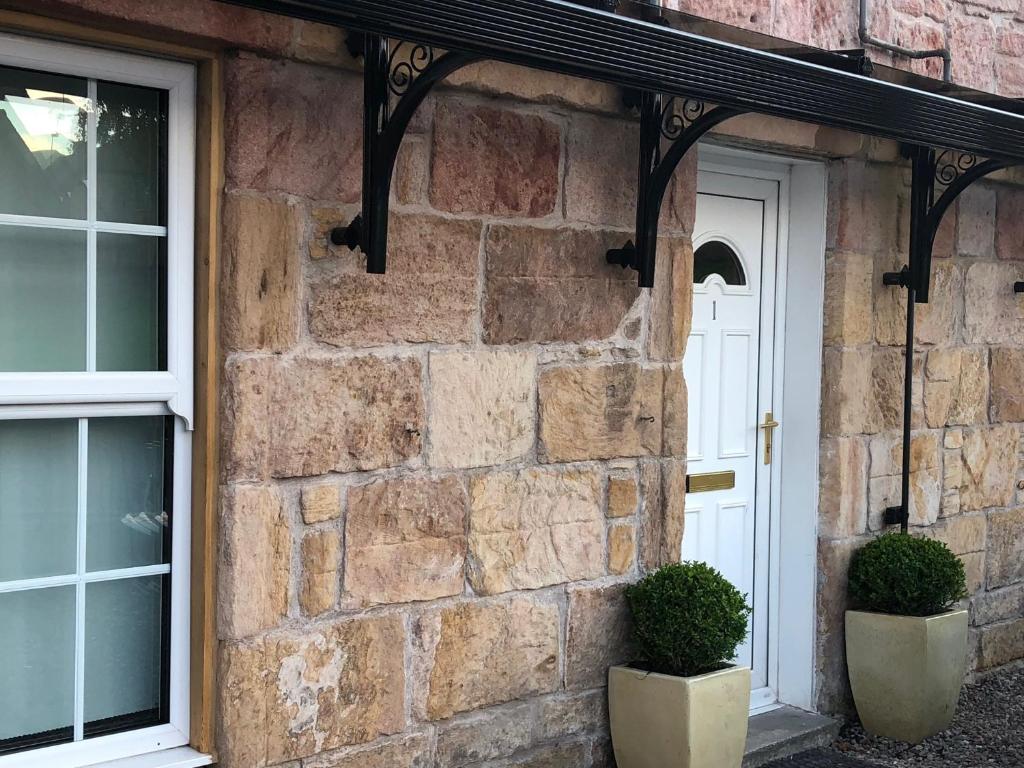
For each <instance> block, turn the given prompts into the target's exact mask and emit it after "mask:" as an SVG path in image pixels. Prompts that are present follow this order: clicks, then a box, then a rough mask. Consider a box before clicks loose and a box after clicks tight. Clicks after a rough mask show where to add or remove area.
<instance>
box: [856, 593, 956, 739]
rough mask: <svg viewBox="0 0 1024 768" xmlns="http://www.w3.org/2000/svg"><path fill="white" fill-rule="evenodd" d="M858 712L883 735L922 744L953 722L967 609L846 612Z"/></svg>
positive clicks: (867, 726) (870, 727) (868, 727)
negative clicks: (909, 613) (908, 612)
mask: <svg viewBox="0 0 1024 768" xmlns="http://www.w3.org/2000/svg"><path fill="white" fill-rule="evenodd" d="M846 661H847V665H848V666H849V672H850V687H851V689H852V690H853V700H854V703H855V704H856V706H857V714H858V715H859V716H860V721H861V723H862V724H863V726H864V728H865V729H866V730H867V731H868V732H870V733H874V734H877V735H878V736H885V737H887V738H890V739H895V740H897V741H904V742H907V743H910V744H918V743H920V742H922V741H924V740H925V739H927V738H928V737H929V736H933V735H935V734H936V733H938V732H939V731H942V730H945V729H946V728H948V727H949V724H950V723H951V722H953V715H955V714H956V702H957V699H958V698H959V697H960V688H961V686H962V685H963V680H964V674H965V672H966V666H967V611H948V612H946V613H940V614H937V615H935V616H892V615H889V614H884V613H869V612H866V611H847V612H846Z"/></svg>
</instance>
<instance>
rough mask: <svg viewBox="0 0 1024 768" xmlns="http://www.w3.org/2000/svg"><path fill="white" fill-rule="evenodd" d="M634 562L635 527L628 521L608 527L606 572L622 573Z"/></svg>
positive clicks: (631, 566)
mask: <svg viewBox="0 0 1024 768" xmlns="http://www.w3.org/2000/svg"><path fill="white" fill-rule="evenodd" d="M635 563H636V529H635V528H634V527H633V526H632V525H631V524H629V523H626V524H624V525H613V526H610V527H609V528H608V573H612V574H616V575H622V574H624V573H629V572H630V571H632V570H633V566H634V564H635Z"/></svg>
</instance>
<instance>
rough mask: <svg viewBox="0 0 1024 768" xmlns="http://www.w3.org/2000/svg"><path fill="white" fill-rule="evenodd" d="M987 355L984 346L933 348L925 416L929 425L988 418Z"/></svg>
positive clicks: (928, 371)
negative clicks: (973, 347) (977, 347)
mask: <svg viewBox="0 0 1024 768" xmlns="http://www.w3.org/2000/svg"><path fill="white" fill-rule="evenodd" d="M988 378H989V376H988V354H987V351H986V350H985V349H963V348H955V349H933V350H932V351H930V352H929V353H928V362H927V364H926V365H925V383H924V415H925V420H926V422H927V423H928V426H929V427H944V426H950V425H960V424H979V423H983V422H984V421H985V420H986V414H985V412H986V408H987V404H988Z"/></svg>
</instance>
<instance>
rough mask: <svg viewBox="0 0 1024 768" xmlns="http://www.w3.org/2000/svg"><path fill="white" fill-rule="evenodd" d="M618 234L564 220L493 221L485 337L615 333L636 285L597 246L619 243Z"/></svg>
mask: <svg viewBox="0 0 1024 768" xmlns="http://www.w3.org/2000/svg"><path fill="white" fill-rule="evenodd" d="M623 237H624V235H623V234H622V233H621V232H606V231H593V230H578V229H569V228H562V229H539V228H533V227H522V226H493V227H490V228H489V230H488V233H487V241H486V245H485V248H486V264H487V266H486V284H485V292H484V296H485V300H484V306H483V331H484V341H486V342H487V343H488V344H517V343H521V342H528V341H536V342H548V341H572V342H582V341H591V340H600V339H606V338H608V337H610V336H613V335H614V334H615V332H616V330H617V329H618V328H619V325H620V324H621V323H622V320H623V318H624V317H625V316H626V314H627V313H628V312H629V309H630V307H632V306H633V303H634V301H635V300H636V298H637V296H638V295H639V293H640V292H639V289H638V288H637V287H636V279H635V277H634V276H632V275H630V274H629V273H628V272H627V271H624V270H622V269H620V268H618V267H616V266H613V265H610V264H607V263H605V262H604V259H599V258H598V259H595V258H594V254H595V253H596V254H602V253H604V252H605V251H607V250H608V249H609V248H617V247H619V246H621V245H622V238H623ZM583 307H585V308H586V309H585V311H584V310H581V308H583Z"/></svg>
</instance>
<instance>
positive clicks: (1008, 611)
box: [971, 584, 1024, 626]
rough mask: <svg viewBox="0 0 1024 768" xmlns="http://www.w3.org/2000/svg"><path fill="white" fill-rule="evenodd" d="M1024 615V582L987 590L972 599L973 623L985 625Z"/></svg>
mask: <svg viewBox="0 0 1024 768" xmlns="http://www.w3.org/2000/svg"><path fill="white" fill-rule="evenodd" d="M1021 616H1024V584H1018V585H1015V586H1012V587H1007V588H1006V589H998V590H995V591H994V592H985V593H983V594H981V595H978V596H977V597H975V598H974V599H973V600H971V624H973V625H975V626H984V625H985V624H994V623H995V622H997V621H1010V620H1013V619H1019V618H1020V617H1021Z"/></svg>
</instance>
